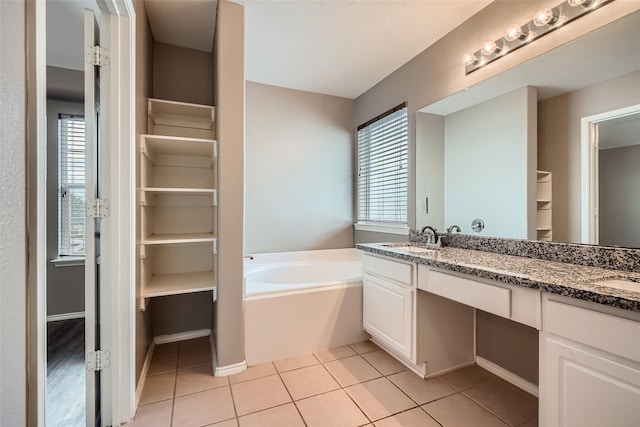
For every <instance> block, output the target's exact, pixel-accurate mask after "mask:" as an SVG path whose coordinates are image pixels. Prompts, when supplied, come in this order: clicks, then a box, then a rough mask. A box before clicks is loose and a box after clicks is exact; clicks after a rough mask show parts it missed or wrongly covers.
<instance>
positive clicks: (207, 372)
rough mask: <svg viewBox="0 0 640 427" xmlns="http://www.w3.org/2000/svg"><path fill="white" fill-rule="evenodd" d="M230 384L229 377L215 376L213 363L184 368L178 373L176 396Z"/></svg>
mask: <svg viewBox="0 0 640 427" xmlns="http://www.w3.org/2000/svg"><path fill="white" fill-rule="evenodd" d="M226 385H229V379H228V378H227V377H214V376H213V370H212V369H211V365H205V366H198V367H196V368H189V369H182V370H180V371H178V373H177V380H176V396H184V395H185V394H191V393H197V392H199V391H205V390H211V389H214V388H218V387H224V386H226Z"/></svg>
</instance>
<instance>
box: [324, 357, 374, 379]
mask: <svg viewBox="0 0 640 427" xmlns="http://www.w3.org/2000/svg"><path fill="white" fill-rule="evenodd" d="M324 366H325V367H326V368H327V369H328V370H329V372H330V373H331V375H333V377H334V378H335V379H336V380H337V381H338V382H339V383H340V385H341V386H343V387H347V386H350V385H353V384H358V383H361V382H363V381H368V380H372V379H374V378H379V377H380V376H381V375H380V372H378V371H377V370H375V369H374V368H373V367H372V366H371V365H369V363H367V362H366V361H365V360H364V359H363V358H362V357H360V356H353V357H347V358H346V359H340V360H334V361H332V362H328V363H326V364H325V365H324Z"/></svg>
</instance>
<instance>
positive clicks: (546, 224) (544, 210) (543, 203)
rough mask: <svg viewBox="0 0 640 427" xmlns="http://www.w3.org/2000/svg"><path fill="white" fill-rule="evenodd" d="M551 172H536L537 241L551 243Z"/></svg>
mask: <svg viewBox="0 0 640 427" xmlns="http://www.w3.org/2000/svg"><path fill="white" fill-rule="evenodd" d="M551 183H552V180H551V172H545V171H538V179H537V190H538V195H537V205H538V206H537V208H538V224H537V234H538V240H544V241H551V240H552V238H553V227H552V225H551V224H552V223H551V203H552V192H551V187H552V185H551Z"/></svg>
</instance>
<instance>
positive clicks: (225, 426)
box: [206, 418, 238, 427]
mask: <svg viewBox="0 0 640 427" xmlns="http://www.w3.org/2000/svg"><path fill="white" fill-rule="evenodd" d="M206 427H238V419H237V418H231V419H230V420H227V421H222V422H219V423H215V424H208V425H207V426H206Z"/></svg>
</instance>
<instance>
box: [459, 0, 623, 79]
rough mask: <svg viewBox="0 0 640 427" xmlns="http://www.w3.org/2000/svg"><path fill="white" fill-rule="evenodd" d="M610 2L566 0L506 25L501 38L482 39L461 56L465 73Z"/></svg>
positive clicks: (609, 0) (610, 0)
mask: <svg viewBox="0 0 640 427" xmlns="http://www.w3.org/2000/svg"><path fill="white" fill-rule="evenodd" d="M612 1H613V0H566V1H564V2H562V3H560V4H559V5H558V6H556V7H554V8H552V9H542V10H540V11H538V12H537V13H536V14H535V16H534V17H533V19H532V20H531V21H529V22H527V23H526V24H524V25H518V24H513V25H510V26H509V27H507V29H506V31H505V35H504V36H503V37H501V38H499V39H498V40H496V41H486V42H484V43H482V46H481V48H480V49H478V50H477V51H475V52H474V53H465V54H464V55H463V57H462V64H463V65H464V71H465V75H467V74H469V73H472V72H474V71H475V70H477V69H478V68H482V67H484V66H485V65H487V64H489V63H491V62H493V61H495V60H496V59H498V58H501V57H503V56H505V55H508V54H509V53H511V52H513V51H514V50H516V49H518V48H520V47H522V46H524V45H526V44H529V43H531V42H532V41H534V40H536V39H538V38H540V37H542V36H544V35H545V34H548V33H550V32H551V31H553V30H555V29H557V28H560V27H562V26H563V25H565V24H567V23H569V22H571V21H573V20H574V19H577V18H579V17H581V16H583V15H586V14H587V13H589V12H591V11H593V10H596V9H598V8H599V7H601V6H603V5H605V4H607V3H610V2H612Z"/></svg>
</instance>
